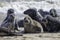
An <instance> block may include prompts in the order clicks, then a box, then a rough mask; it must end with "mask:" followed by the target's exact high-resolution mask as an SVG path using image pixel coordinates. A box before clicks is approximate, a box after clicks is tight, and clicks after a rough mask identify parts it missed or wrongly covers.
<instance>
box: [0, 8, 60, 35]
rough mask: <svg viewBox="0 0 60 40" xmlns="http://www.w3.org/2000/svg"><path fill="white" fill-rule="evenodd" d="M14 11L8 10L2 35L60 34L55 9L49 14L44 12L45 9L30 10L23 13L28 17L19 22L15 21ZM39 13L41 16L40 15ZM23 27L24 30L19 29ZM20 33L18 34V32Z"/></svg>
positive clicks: (1, 27)
mask: <svg viewBox="0 0 60 40" xmlns="http://www.w3.org/2000/svg"><path fill="white" fill-rule="evenodd" d="M14 12H15V11H14V9H8V11H7V16H6V18H5V19H4V21H3V22H2V24H1V26H0V33H5V34H0V35H18V36H19V35H22V34H23V33H44V32H49V33H54V32H60V21H59V20H58V19H57V17H59V16H58V15H57V13H56V10H55V9H51V10H50V11H49V12H47V11H43V9H39V10H38V11H37V9H34V8H30V9H27V10H25V11H24V12H23V13H24V14H25V15H26V17H25V18H24V19H23V20H19V21H18V22H17V21H16V19H15V14H14ZM38 13H39V14H38ZM18 27H23V28H24V30H23V31H22V32H20V31H21V30H19V29H18ZM16 31H18V32H16Z"/></svg>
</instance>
